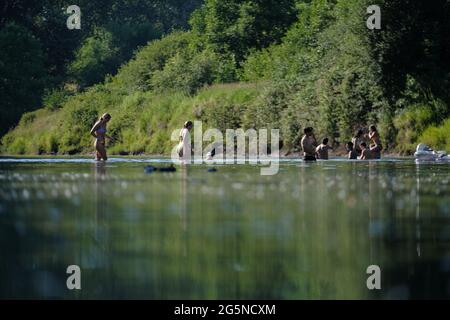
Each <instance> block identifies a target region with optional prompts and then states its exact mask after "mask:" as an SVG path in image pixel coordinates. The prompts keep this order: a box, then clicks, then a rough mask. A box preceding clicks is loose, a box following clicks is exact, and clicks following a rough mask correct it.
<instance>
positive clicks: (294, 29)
mask: <svg viewBox="0 0 450 320" xmlns="http://www.w3.org/2000/svg"><path fill="white" fill-rule="evenodd" d="M124 2H126V1H124ZM175 2H176V1H174V3H175ZM139 3H140V1H136V2H135V4H136V5H137V6H138V4H139ZM155 3H158V2H157V1H156V2H155ZM177 3H178V2H177ZM372 4H378V5H379V6H380V7H381V14H382V16H381V29H380V30H377V29H375V30H369V29H368V28H367V27H366V20H367V18H368V17H369V14H368V13H367V11H366V10H367V7H368V6H369V5H372ZM158 5H159V4H158ZM174 7H176V6H174ZM117 8H118V7H114V6H113V7H112V9H111V10H113V11H112V12H115V13H117V14H118V16H121V14H122V11H121V10H119V9H117ZM135 8H137V7H135ZM161 8H162V7H161ZM190 8H192V7H190ZM161 10H162V9H161ZM94 11H95V10H93V12H94ZM163 11H164V12H166V11H165V10H163ZM128 14H129V16H127V15H126V14H125V15H124V18H123V21H125V22H126V21H129V20H130V19H128V18H127V17H131V16H132V15H133V14H135V15H136V17H139V18H136V19H132V20H133V21H134V20H136V21H135V22H136V23H137V22H138V21H139V22H140V23H142V24H144V23H147V22H148V21H149V17H144V16H142V15H141V11H136V12H135V13H133V12H131V11H130V12H128ZM449 16H450V4H449V2H448V1H446V0H436V1H433V2H431V3H426V2H421V1H413V0H408V1H403V0H376V1H369V0H310V1H307V0H283V1H276V2H275V1H271V0H233V1H218V0H207V1H205V3H204V4H203V6H201V7H200V8H199V9H197V10H195V11H194V12H193V14H192V15H191V16H190V24H191V30H189V31H176V32H171V33H170V34H168V35H166V36H165V37H164V38H163V39H161V40H154V41H152V42H150V43H149V44H148V45H146V46H144V47H142V48H141V49H140V50H139V51H137V52H136V54H135V56H134V57H133V58H132V59H131V60H130V61H129V62H128V63H126V64H124V65H122V66H121V67H120V68H119V71H118V73H117V75H115V70H117V68H118V66H119V65H120V64H121V62H122V61H124V59H127V57H129V56H131V52H132V51H130V50H129V48H130V47H126V48H123V47H121V46H120V43H121V41H118V40H117V39H123V40H124V41H125V40H127V39H129V41H131V42H133V47H137V46H139V45H141V44H142V42H141V41H140V40H138V39H145V38H147V37H157V35H158V32H159V31H158V30H159V29H158V28H157V27H156V26H155V25H152V26H153V27H152V28H144V29H142V30H145V32H148V33H147V36H141V34H142V33H141V31H139V30H141V29H139V28H138V29H133V28H130V27H129V26H128V27H126V26H127V25H126V24H123V25H124V27H123V28H119V29H121V30H125V31H123V32H120V31H118V30H116V31H113V29H112V28H111V27H110V25H111V21H112V20H109V21H106V22H105V23H102V24H99V23H98V24H96V23H95V21H96V20H95V18H94V16H92V17H90V18H89V19H93V20H92V22H91V20H89V21H90V22H89V23H92V24H93V25H95V28H94V27H93V29H92V31H91V32H90V33H89V35H88V36H86V37H84V38H83V39H82V42H80V43H81V46H80V47H78V48H77V49H76V50H75V51H74V59H73V60H72V61H71V62H70V63H69V64H67V67H68V79H69V80H70V83H73V84H76V85H77V86H80V87H81V88H84V87H86V90H85V92H81V93H78V94H75V95H74V96H73V95H72V93H71V92H70V91H67V89H53V90H47V91H46V94H45V95H44V96H43V97H44V106H45V109H42V110H38V111H36V112H34V113H31V114H25V115H24V116H23V118H22V120H21V123H20V124H19V126H18V127H17V129H16V130H14V131H12V132H11V133H9V134H8V135H6V136H5V137H4V138H3V140H2V143H3V151H4V152H8V153H49V152H59V153H76V152H84V151H86V150H89V148H91V146H90V144H91V139H90V137H89V135H88V134H87V132H88V130H89V127H90V126H91V125H92V123H93V122H94V121H95V120H96V118H97V117H98V115H99V114H100V113H103V112H105V111H108V112H110V113H112V115H113V120H112V122H111V125H110V127H111V128H110V130H111V131H112V134H113V135H116V136H117V137H119V141H118V142H116V143H115V144H112V145H111V146H110V147H111V148H110V150H111V151H113V152H116V153H141V152H146V153H168V152H169V151H170V146H171V145H172V144H173V143H171V142H170V134H171V132H172V130H174V129H176V128H179V127H180V125H181V124H182V123H183V122H184V121H185V120H187V119H191V120H195V119H200V120H203V121H205V123H206V125H207V126H214V127H218V128H221V129H225V128H227V126H228V127H230V128H237V127H243V128H245V129H248V128H255V129H258V128H269V129H270V128H280V129H281V137H282V144H283V145H284V147H285V148H286V149H290V150H295V149H298V145H299V139H300V137H301V130H302V128H304V127H305V126H313V127H315V128H316V131H317V135H318V136H320V137H322V136H328V137H329V138H330V139H331V141H332V142H333V143H334V144H335V145H342V144H343V142H345V141H347V140H348V139H350V138H351V136H352V134H353V132H354V131H355V130H356V129H358V128H360V127H362V126H367V125H369V124H372V123H373V124H377V125H378V127H379V129H380V132H381V135H382V139H383V144H384V146H385V147H387V148H388V150H390V151H398V152H401V153H410V152H411V151H412V150H413V149H414V146H415V144H416V143H418V142H419V141H425V142H427V143H430V144H432V146H433V147H435V148H448V147H449V142H448V138H446V137H449V136H450V132H449V131H448V130H449V126H448V120H446V119H448V118H449V116H450V108H449V105H450V94H449V90H448V88H449V85H450V63H449V59H450V19H449ZM186 19H187V18H186ZM173 25H175V26H176V24H175V23H173ZM126 28H128V29H126ZM127 30H128V31H127ZM130 30H135V33H134V35H135V36H131V32H130ZM145 32H143V33H145ZM127 48H128V49H127ZM107 74H111V75H112V76H106V78H105V81H103V79H104V77H105V75H107ZM234 82H240V84H229V85H223V84H224V83H234ZM94 83H98V84H96V85H93V84H94ZM205 86H206V88H205ZM66 88H67V85H66ZM30 136H32V137H30Z"/></svg>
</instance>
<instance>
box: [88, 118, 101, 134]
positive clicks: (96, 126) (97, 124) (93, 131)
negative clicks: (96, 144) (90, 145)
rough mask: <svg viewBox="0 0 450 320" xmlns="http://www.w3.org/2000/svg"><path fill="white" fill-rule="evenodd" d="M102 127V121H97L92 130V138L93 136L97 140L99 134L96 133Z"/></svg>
mask: <svg viewBox="0 0 450 320" xmlns="http://www.w3.org/2000/svg"><path fill="white" fill-rule="evenodd" d="M99 125H100V121H97V122H96V123H95V124H94V126H93V127H92V129H91V132H90V133H91V136H93V137H94V138H97V134H96V133H95V132H96V131H97V129H98V126H99Z"/></svg>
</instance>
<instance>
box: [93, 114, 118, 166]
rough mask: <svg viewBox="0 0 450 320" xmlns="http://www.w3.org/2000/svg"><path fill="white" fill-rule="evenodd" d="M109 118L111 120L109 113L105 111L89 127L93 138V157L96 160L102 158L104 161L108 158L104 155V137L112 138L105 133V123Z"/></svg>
mask: <svg viewBox="0 0 450 320" xmlns="http://www.w3.org/2000/svg"><path fill="white" fill-rule="evenodd" d="M109 120H111V115H110V114H109V113H105V114H104V115H102V117H101V118H100V119H99V120H98V121H97V122H96V123H95V124H94V126H93V127H92V129H91V135H92V136H93V137H94V138H95V142H94V147H95V150H96V156H95V159H96V160H97V161H100V160H102V159H103V160H104V161H106V160H108V156H107V155H106V147H105V142H106V139H109V140H114V139H113V138H111V137H110V136H108V135H106V124H107V123H108V122H109Z"/></svg>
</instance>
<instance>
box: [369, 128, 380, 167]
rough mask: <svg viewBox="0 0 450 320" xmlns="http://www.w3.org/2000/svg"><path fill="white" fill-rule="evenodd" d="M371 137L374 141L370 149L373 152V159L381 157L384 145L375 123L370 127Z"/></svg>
mask: <svg viewBox="0 0 450 320" xmlns="http://www.w3.org/2000/svg"><path fill="white" fill-rule="evenodd" d="M369 139H370V140H371V141H372V143H371V144H370V151H371V153H372V157H373V159H380V158H381V150H383V146H382V145H381V139H380V135H379V134H378V131H377V128H376V127H375V126H374V125H371V126H370V127H369Z"/></svg>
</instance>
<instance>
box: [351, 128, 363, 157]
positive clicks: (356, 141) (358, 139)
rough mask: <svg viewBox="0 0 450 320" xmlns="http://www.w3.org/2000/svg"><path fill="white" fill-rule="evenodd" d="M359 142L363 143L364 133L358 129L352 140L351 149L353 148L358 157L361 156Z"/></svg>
mask: <svg viewBox="0 0 450 320" xmlns="http://www.w3.org/2000/svg"><path fill="white" fill-rule="evenodd" d="M361 142H364V131H363V130H362V129H358V131H356V133H355V135H354V136H353V138H352V143H353V147H354V148H355V152H356V154H357V155H358V156H359V155H361V148H360V147H359V145H360V144H361Z"/></svg>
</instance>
